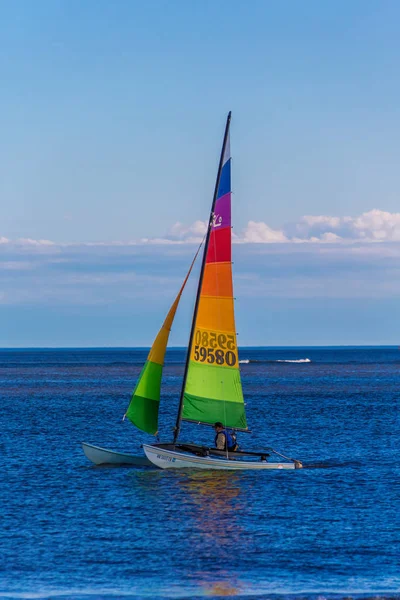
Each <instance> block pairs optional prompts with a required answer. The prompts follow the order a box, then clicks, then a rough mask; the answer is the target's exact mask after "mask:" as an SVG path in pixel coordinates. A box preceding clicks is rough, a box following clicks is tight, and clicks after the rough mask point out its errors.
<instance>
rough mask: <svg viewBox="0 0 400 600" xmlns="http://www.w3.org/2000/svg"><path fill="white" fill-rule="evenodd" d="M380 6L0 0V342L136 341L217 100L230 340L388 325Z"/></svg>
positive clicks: (197, 221) (329, 334)
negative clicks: (230, 226)
mask: <svg viewBox="0 0 400 600" xmlns="http://www.w3.org/2000/svg"><path fill="white" fill-rule="evenodd" d="M399 19H400V5H399V4H398V3H397V2H395V1H390V0H385V2H377V1H373V2H372V1H368V0H363V1H361V0H360V1H357V0H353V1H352V2H344V1H341V0H337V1H336V2H332V3H327V2H326V3H322V2H320V1H316V0H315V1H313V0H309V1H308V2H306V3H305V2H304V3H300V2H295V1H291V2H285V3H278V2H276V3H272V2H265V1H257V0H253V1H252V2H251V3H246V2H244V1H237V0H236V1H235V0H231V1H230V2H227V1H222V0H221V1H219V2H214V1H213V2H211V1H206V0H203V1H202V2H184V1H183V0H182V1H174V0H170V1H169V2H166V1H165V2H162V1H159V0H152V1H151V2H136V1H135V0H126V1H123V0H119V1H118V2H113V3H111V2H108V1H105V0H104V1H103V0H96V1H94V0H87V1H86V2H80V1H77V0H68V1H67V0H62V1H61V0H59V1H57V0H51V1H50V0H49V1H47V0H42V1H41V2H39V3H33V2H28V1H23V0H21V1H20V2H18V3H3V4H2V5H1V7H0V41H1V51H0V80H1V82H2V92H1V94H0V131H1V144H0V242H1V243H0V346H6V347H9V346H43V345H46V346H58V345H61V346H62V345H69V346H91V345H108V346H111V345H128V346H135V345H145V344H150V343H151V341H152V338H153V336H154V334H155V332H156V329H157V327H158V326H159V324H160V322H161V321H162V319H163V316H164V313H165V312H166V311H167V309H168V307H169V304H170V302H171V301H172V299H173V296H174V294H175V293H176V290H177V287H178V286H179V283H180V281H181V279H183V277H184V273H185V269H186V267H187V265H188V264H189V263H190V259H191V256H192V255H193V253H194V243H195V242H196V241H197V239H198V238H199V236H200V237H201V228H202V222H204V220H205V219H206V218H207V216H208V211H209V206H210V201H211V194H212V190H213V186H214V179H215V174H216V166H217V161H218V155H219V151H220V145H221V138H222V133H223V127H224V121H225V117H226V113H227V112H228V110H232V112H233V118H232V139H231V147H232V156H233V171H232V178H233V188H234V191H235V195H234V207H233V219H234V225H235V234H236V236H237V237H236V241H237V242H238V243H237V244H235V246H234V260H235V267H234V268H235V291H236V295H237V298H238V301H237V328H238V331H239V333H240V338H239V339H240V340H241V343H242V344H253V343H254V344H265V345H269V344H282V345H286V344H296V345H303V344H304V345H306V344H330V343H332V344H333V343H334V344H341V343H343V344H352V343H354V344H357V343H360V344H361V343H366V344H368V343H377V344H378V343H382V344H384V343H393V344H398V343H399V336H398V334H397V328H396V324H397V323H398V322H399V308H398V305H399V295H400V287H399V286H398V285H397V279H398V269H399V265H400V263H399V258H400V215H399V214H398V211H399V208H398V205H399V196H400V195H399V191H400V171H399V169H398V156H399V139H400V120H399V116H400V115H399V113H400V103H399V96H400V83H399V78H398V64H399V59H400V43H399V36H398V23H399ZM171 242H175V243H171ZM187 292H188V293H187V297H186V298H185V299H184V301H183V304H182V310H181V313H180V315H179V316H178V319H177V323H176V327H175V330H174V332H173V336H172V340H171V341H172V342H173V343H175V344H184V343H185V341H186V337H187V331H188V321H189V319H190V311H191V308H192V301H193V293H194V283H193V284H192V285H191V287H189V288H188V290H187ZM260 324H262V327H260Z"/></svg>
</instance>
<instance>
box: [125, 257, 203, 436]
mask: <svg viewBox="0 0 400 600" xmlns="http://www.w3.org/2000/svg"><path fill="white" fill-rule="evenodd" d="M200 248H201V245H200V247H199V249H198V250H197V252H196V255H195V257H194V259H193V261H192V264H191V265H190V269H189V271H188V273H187V275H186V277H185V280H184V282H183V284H182V287H181V289H180V290H179V293H178V295H177V297H176V298H175V300H174V302H173V304H172V306H171V308H170V309H169V312H168V314H167V316H166V318H165V321H164V323H163V325H162V327H161V329H160V331H159V332H158V334H157V337H156V339H155V340H154V343H153V345H152V347H151V350H150V352H149V355H148V357H147V360H146V362H145V364H144V366H143V369H142V371H141V373H140V375H139V379H138V381H137V383H136V387H135V389H134V391H133V394H132V398H131V401H130V404H129V406H128V410H127V411H126V415H125V416H126V417H128V419H129V420H130V421H131V422H132V423H133V424H134V425H136V427H137V428H138V429H141V430H142V431H146V432H147V433H152V434H155V433H157V431H158V409H159V405H160V392H161V378H162V372H163V366H164V358H165V352H166V349H167V344H168V338H169V334H170V331H171V327H172V323H173V321H174V318H175V313H176V310H177V308H178V305H179V301H180V299H181V296H182V292H183V290H184V288H185V285H186V282H187V280H188V279H189V275H190V273H191V271H192V268H193V265H194V263H195V261H196V258H197V255H198V253H199V250H200Z"/></svg>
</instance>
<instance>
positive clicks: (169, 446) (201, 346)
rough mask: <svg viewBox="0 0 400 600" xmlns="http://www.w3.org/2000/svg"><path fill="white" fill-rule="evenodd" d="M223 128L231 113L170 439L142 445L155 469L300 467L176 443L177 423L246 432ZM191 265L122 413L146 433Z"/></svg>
mask: <svg viewBox="0 0 400 600" xmlns="http://www.w3.org/2000/svg"><path fill="white" fill-rule="evenodd" d="M230 122H231V113H229V114H228V117H227V121H226V127H225V133H224V138H223V144H222V150H221V157H220V161H219V166H218V173H217V179H216V183H215V189H214V195H213V201H212V206H211V212H210V218H209V220H208V226H207V232H206V235H205V240H204V250H203V257H202V264H201V270H200V276H199V282H198V287H197V294H196V302H195V306H194V313H193V319H192V326H191V330H190V336H189V343H188V349H187V356H186V362H185V369H184V375H183V381H182V388H181V394H180V400H179V408H178V413H177V419H176V425H175V429H174V436H173V440H172V441H171V442H169V443H155V444H143V449H144V452H145V455H146V457H147V459H148V460H149V461H151V463H153V464H154V465H156V466H157V467H160V468H162V469H170V468H175V469H176V468H199V469H224V470H226V469H229V470H244V469H254V470H259V469H295V468H301V466H302V465H301V463H300V461H298V460H295V459H292V458H289V457H287V456H284V455H283V454H281V453H279V452H277V451H276V450H274V449H272V448H268V449H265V450H262V451H255V452H253V451H245V450H239V451H236V452H229V451H228V450H217V449H215V448H212V447H207V446H201V445H197V444H193V443H182V442H179V441H178V439H179V436H180V432H181V424H182V421H188V422H191V423H196V424H199V425H200V424H201V425H209V426H210V425H211V426H213V425H214V423H215V422H218V421H220V422H222V423H223V424H224V426H225V428H227V429H229V430H232V431H233V432H236V431H242V432H249V428H248V426H247V420H246V413H245V404H244V399H243V391H242V384H241V379H240V370H239V357H238V348H237V339H236V327H235V315H234V298H233V281H232V239H231V237H232V236H231V231H232V227H231V154H230ZM199 250H200V249H199ZM199 250H198V252H199ZM195 258H196V257H195ZM194 260H195V259H194ZM192 267H193V263H192V265H191V267H190V269H189V273H188V274H187V276H186V278H185V280H184V282H183V285H182V287H181V289H180V291H179V293H178V296H177V297H176V299H175V301H174V303H173V305H172V307H171V309H170V311H169V313H168V315H167V318H166V320H165V322H164V324H163V326H162V328H161V330H160V332H159V333H158V335H157V338H156V340H155V342H154V344H153V346H152V348H151V350H150V353H149V356H148V359H147V361H146V363H145V365H144V367H143V370H142V373H141V375H140V377H139V380H138V382H137V384H136V388H135V390H134V392H133V395H132V399H131V402H130V404H129V407H128V410H127V413H126V416H127V417H128V418H129V419H130V421H131V422H132V423H133V424H134V425H135V426H136V427H138V428H139V429H141V430H143V431H146V432H147V433H152V434H155V433H156V432H157V431H158V407H159V402H160V388H161V377H162V370H163V364H164V357H165V352H166V348H167V343H168V336H169V331H170V329H171V326H172V323H173V320H174V316H175V312H176V309H177V307H178V304H179V300H180V297H181V295H182V292H183V288H184V287H185V284H186V281H187V279H188V277H189V275H190V271H191V269H192ZM271 454H274V455H275V456H277V457H278V459H277V460H276V462H273V461H271V460H270V459H271ZM282 459H284V460H282Z"/></svg>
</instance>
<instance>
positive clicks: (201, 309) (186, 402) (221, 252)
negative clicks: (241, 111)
mask: <svg viewBox="0 0 400 600" xmlns="http://www.w3.org/2000/svg"><path fill="white" fill-rule="evenodd" d="M229 125H230V113H229V116H228V120H227V125H226V130H225V137H224V144H223V148H222V153H221V160H220V166H219V170H218V177H217V182H216V188H215V193H214V199H213V205H212V210H211V218H210V222H209V230H208V233H207V239H206V244H205V248H204V253H205V254H204V257H203V265H202V272H201V274H200V281H199V290H198V296H197V302H196V308H195V314H194V322H193V327H192V332H191V339H190V343H189V350H188V361H189V362H188V363H187V369H186V372H185V377H184V389H183V398H182V399H181V416H182V418H183V420H186V421H195V422H196V423H205V424H213V423H215V422H216V421H222V423H223V424H224V425H225V426H227V427H233V428H237V429H247V424H246V415H245V408H244V400H243V392H242V384H241V381H240V371H239V359H238V351H237V341H236V327H235V315H234V304H233V284H232V263H231V155H230V143H229ZM178 431H179V419H178V423H177V432H176V434H177V433H178Z"/></svg>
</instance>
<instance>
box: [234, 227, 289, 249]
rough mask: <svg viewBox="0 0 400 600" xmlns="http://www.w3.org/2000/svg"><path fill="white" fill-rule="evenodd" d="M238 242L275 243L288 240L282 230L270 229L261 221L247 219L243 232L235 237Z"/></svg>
mask: <svg viewBox="0 0 400 600" xmlns="http://www.w3.org/2000/svg"><path fill="white" fill-rule="evenodd" d="M237 241H238V242H242V243H244V244H274V243H275V244H276V243H282V242H288V241H289V240H288V239H287V237H286V236H285V234H284V233H283V231H280V230H277V229H272V228H271V227H269V226H268V225H267V224H266V223H263V222H262V221H259V222H257V221H249V222H248V224H247V227H246V228H245V229H244V231H243V234H242V235H239V236H238V238H237Z"/></svg>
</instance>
